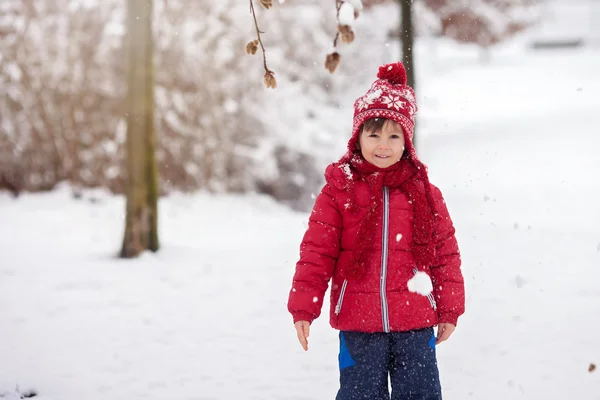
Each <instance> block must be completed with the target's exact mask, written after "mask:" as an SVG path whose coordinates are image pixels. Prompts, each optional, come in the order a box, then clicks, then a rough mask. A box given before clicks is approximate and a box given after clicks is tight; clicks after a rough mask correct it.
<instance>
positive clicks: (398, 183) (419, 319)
mask: <svg viewBox="0 0 600 400" xmlns="http://www.w3.org/2000/svg"><path fill="white" fill-rule="evenodd" d="M377 78H378V79H377V80H375V82H374V83H373V84H372V86H371V88H370V89H369V91H368V92H367V93H366V94H365V95H363V96H361V97H359V98H358V99H357V100H356V102H355V103H354V124H353V129H352V136H351V138H350V141H349V142H348V152H347V153H346V154H345V155H344V156H343V157H342V158H341V159H340V160H339V161H338V162H336V163H333V164H331V165H329V166H328V167H327V169H326V171H325V178H326V184H325V186H324V187H323V189H322V191H321V193H320V194H319V196H318V197H317V199H316V201H315V205H314V208H313V211H312V214H311V216H310V218H309V225H308V229H307V231H306V233H305V235H304V238H303V240H302V243H301V245H300V260H299V261H298V263H297V265H296V271H295V274H294V278H293V283H292V289H291V291H290V295H289V301H288V310H289V311H290V313H291V314H292V316H293V320H294V324H295V327H296V331H297V335H298V340H299V341H300V343H301V345H302V347H303V348H304V350H308V340H307V339H308V335H309V327H310V324H311V323H312V321H314V320H315V319H316V318H317V317H318V316H319V315H320V313H321V307H322V305H323V300H324V298H323V297H324V295H325V292H326V290H327V287H328V285H329V281H330V280H331V281H332V286H331V299H330V324H331V326H332V327H333V328H334V329H337V330H339V331H340V333H339V337H340V355H339V364H340V389H339V391H338V394H337V397H336V400H353V399H369V400H383V399H388V400H389V399H390V393H389V391H388V379H389V382H391V387H392V393H391V399H392V400H408V399H414V400H416V399H418V400H440V399H441V398H442V397H441V386H440V380H439V373H438V368H437V361H436V353H435V346H436V344H439V343H441V342H443V341H445V340H446V339H448V337H450V335H451V334H452V332H453V331H454V329H455V327H456V323H457V320H458V317H459V316H460V315H462V314H463V313H464V296H465V295H464V281H463V277H462V273H461V270H460V266H461V260H460V253H459V249H458V245H457V242H456V239H455V236H454V227H453V224H452V221H451V219H450V216H449V214H448V210H447V208H446V205H445V202H444V199H443V197H442V194H441V192H440V190H439V189H438V188H437V187H435V186H433V185H432V184H430V183H429V178H428V175H427V169H426V167H425V165H424V164H423V163H421V161H420V160H419V159H418V157H417V155H416V152H415V149H414V146H413V144H412V133H413V127H414V117H415V113H416V111H417V105H416V101H415V95H414V92H413V90H412V88H410V87H409V86H407V84H406V72H405V69H404V66H403V65H402V64H401V63H395V64H388V65H383V66H381V67H380V68H379V73H378V74H377ZM435 325H437V326H438V333H437V337H435V336H434V333H433V327H434V326H435Z"/></svg>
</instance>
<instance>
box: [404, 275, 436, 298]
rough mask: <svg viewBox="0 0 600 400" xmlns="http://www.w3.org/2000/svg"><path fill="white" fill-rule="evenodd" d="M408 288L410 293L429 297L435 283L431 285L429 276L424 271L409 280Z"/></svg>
mask: <svg viewBox="0 0 600 400" xmlns="http://www.w3.org/2000/svg"><path fill="white" fill-rule="evenodd" d="M406 286H407V287H408V290H409V291H411V292H413V293H418V294H420V295H422V296H427V295H428V294H430V293H431V292H432V291H433V283H431V279H430V278H429V275H427V273H425V272H423V271H418V272H416V273H415V276H413V277H412V278H410V279H409V280H408V282H407V284H406Z"/></svg>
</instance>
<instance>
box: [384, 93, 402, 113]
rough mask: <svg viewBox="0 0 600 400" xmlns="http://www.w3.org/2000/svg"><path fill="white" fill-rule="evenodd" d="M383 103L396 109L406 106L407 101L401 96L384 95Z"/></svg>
mask: <svg viewBox="0 0 600 400" xmlns="http://www.w3.org/2000/svg"><path fill="white" fill-rule="evenodd" d="M382 102H383V104H385V105H387V106H388V108H394V109H396V110H400V109H402V108H404V104H405V102H404V101H403V100H402V99H401V98H400V96H394V95H391V94H390V95H387V96H384V97H383V100H382Z"/></svg>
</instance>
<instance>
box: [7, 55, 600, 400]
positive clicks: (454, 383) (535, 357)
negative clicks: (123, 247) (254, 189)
mask: <svg viewBox="0 0 600 400" xmlns="http://www.w3.org/2000/svg"><path fill="white" fill-rule="evenodd" d="M436 48H437V50H436V55H435V60H433V61H431V62H427V63H426V62H423V63H422V64H421V66H420V67H419V68H420V70H419V79H420V82H421V83H420V86H419V88H418V90H419V93H420V95H419V96H420V98H421V102H420V113H421V119H420V122H419V124H420V125H419V129H420V130H419V133H420V135H421V136H420V139H419V141H418V146H419V153H420V155H421V158H422V159H423V160H424V161H425V163H427V164H428V165H429V167H430V174H431V179H432V181H433V182H434V183H436V184H437V185H438V186H439V187H440V188H441V189H442V192H443V193H444V195H445V197H446V201H447V203H448V206H449V209H450V212H451V214H452V217H453V219H454V221H455V225H456V229H457V235H458V240H459V244H460V246H461V251H462V255H463V271H464V275H465V280H466V285H467V312H466V314H465V315H464V316H463V317H462V318H461V319H460V320H459V325H458V328H457V330H456V332H455V334H454V336H453V337H452V338H451V339H450V340H449V341H448V342H446V343H444V344H442V345H440V346H439V347H438V356H439V363H440V370H441V379H442V384H443V387H444V399H445V400H465V399H481V400H484V399H485V400H507V399H530V400H537V399H544V400H564V399H568V398H574V399H578V400H598V399H600V371H599V370H596V371H593V372H588V368H589V366H590V364H591V363H595V364H600V342H599V340H600V336H599V332H600V198H599V197H600V154H599V153H600V96H599V95H598V93H600V74H599V73H598V71H600V52H599V51H598V49H595V50H594V49H587V48H584V49H579V50H561V51H552V52H539V53H529V52H527V51H524V50H522V49H521V48H520V47H511V46H507V47H505V48H504V49H499V50H497V51H495V52H494V53H493V54H492V57H491V61H490V62H489V63H488V64H485V65H482V64H480V62H479V59H478V55H477V53H476V52H470V51H469V50H465V49H464V48H462V47H461V48H457V47H456V46H452V45H438V46H437V47H436ZM457 49H460V50H457ZM428 51H430V48H429V47H427V46H421V47H420V49H419V52H420V56H421V57H425V56H426V55H427V54H428ZM422 59H423V58H422ZM366 85H367V83H365V86H366ZM351 101H352V99H348V102H349V104H350V102H351ZM298 134H302V133H301V132H298ZM337 155H339V154H337V153H336V154H335V156H337ZM333 158H334V155H332V160H333ZM69 193H70V192H69V190H68V189H67V188H64V187H62V188H59V189H58V190H56V191H54V192H51V193H47V194H35V195H30V194H28V195H24V196H22V197H21V198H19V199H17V200H14V199H12V198H10V197H9V196H8V195H7V194H0V398H2V393H5V396H6V398H8V396H9V394H8V393H9V392H13V391H14V389H15V388H16V387H17V386H18V387H19V388H20V390H21V391H26V390H30V389H34V390H35V391H36V392H37V393H38V397H37V398H39V399H40V400H106V399H111V400H120V399H123V400H133V399H135V400H138V399H161V400H174V399H190V400H192V399H198V400H200V399H202V400H209V399H215V400H229V399H244V400H259V399H260V400H264V399H274V400H322V399H333V398H334V397H335V393H336V390H337V384H338V383H337V379H338V375H337V351H338V341H337V332H336V331H334V330H333V329H331V328H330V327H329V325H328V321H327V317H326V316H327V313H328V310H327V308H325V309H324V310H323V314H322V317H321V318H319V319H318V320H317V321H315V323H314V324H313V327H312V330H311V336H310V338H309V341H310V348H309V351H308V352H304V351H303V350H302V349H301V347H300V345H299V344H298V343H297V339H296V334H295V331H294V328H293V325H292V320H291V317H290V316H289V314H288V313H287V310H286V301H287V293H288V290H289V288H290V284H291V277H292V273H293V269H294V264H295V262H296V259H297V256H298V245H299V243H300V239H301V237H302V234H303V233H304V230H305V227H306V220H307V216H308V214H305V213H295V212H292V211H289V210H288V209H287V208H285V207H283V206H280V205H277V204H276V203H274V202H273V201H272V200H270V199H268V198H265V197H260V196H216V195H208V194H196V195H181V194H175V195H172V196H170V197H168V198H165V199H163V200H162V201H161V203H160V213H161V216H160V228H161V232H160V236H161V240H162V246H163V247H162V250H161V251H160V252H159V253H157V254H155V255H153V254H144V255H143V256H142V257H141V258H139V259H137V260H133V261H123V260H119V259H117V258H116V257H115V255H116V253H117V251H118V249H119V246H120V242H121V238H122V231H123V212H124V201H123V199H122V198H115V197H111V196H109V195H107V194H104V193H102V192H97V191H96V192H88V193H86V195H85V199H83V200H74V199H72V198H71V196H70V194H69ZM92 199H95V200H94V201H92ZM3 391H4V392H3ZM13 395H14V392H13Z"/></svg>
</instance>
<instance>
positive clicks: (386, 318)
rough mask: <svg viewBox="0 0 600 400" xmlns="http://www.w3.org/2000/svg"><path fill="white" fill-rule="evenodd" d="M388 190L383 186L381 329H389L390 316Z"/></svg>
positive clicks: (387, 330) (385, 330) (386, 330)
mask: <svg viewBox="0 0 600 400" xmlns="http://www.w3.org/2000/svg"><path fill="white" fill-rule="evenodd" d="M389 200H390V192H389V189H388V188H387V186H384V187H383V237H382V243H381V316H382V319H383V331H384V332H386V333H388V332H389V331H390V316H389V314H388V303H387V296H386V279H387V261H388V236H389V226H388V224H389V219H390V208H389Z"/></svg>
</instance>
